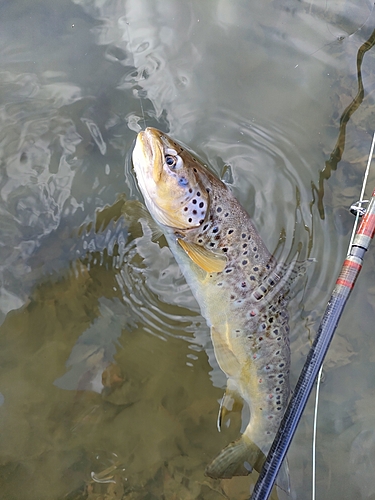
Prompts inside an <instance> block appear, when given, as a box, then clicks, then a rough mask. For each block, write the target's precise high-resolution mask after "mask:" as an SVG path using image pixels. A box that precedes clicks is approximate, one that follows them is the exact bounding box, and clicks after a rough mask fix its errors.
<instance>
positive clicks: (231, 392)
mask: <svg viewBox="0 0 375 500" xmlns="http://www.w3.org/2000/svg"><path fill="white" fill-rule="evenodd" d="M228 383H230V381H228ZM242 407H243V399H242V398H241V396H240V395H239V394H238V392H237V391H236V390H235V389H231V388H230V387H227V388H226V390H225V393H224V395H223V397H222V398H221V402H220V408H219V413H218V416H217V430H218V431H219V432H220V430H221V424H222V422H223V421H224V418H225V417H226V416H227V415H228V414H229V413H231V412H233V411H235V412H240V411H241V410H242Z"/></svg>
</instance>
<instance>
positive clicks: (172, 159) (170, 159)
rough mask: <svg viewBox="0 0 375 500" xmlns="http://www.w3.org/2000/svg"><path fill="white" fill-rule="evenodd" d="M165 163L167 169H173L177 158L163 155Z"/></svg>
mask: <svg viewBox="0 0 375 500" xmlns="http://www.w3.org/2000/svg"><path fill="white" fill-rule="evenodd" d="M165 163H166V164H167V165H168V167H170V168H174V167H175V166H176V164H177V158H176V157H175V156H172V155H165Z"/></svg>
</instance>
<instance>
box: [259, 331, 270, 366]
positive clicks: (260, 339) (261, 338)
mask: <svg viewBox="0 0 375 500" xmlns="http://www.w3.org/2000/svg"><path fill="white" fill-rule="evenodd" d="M258 340H259V342H262V340H263V337H259V339H258ZM268 368H269V366H268V367H267V366H266V370H267V369H268Z"/></svg>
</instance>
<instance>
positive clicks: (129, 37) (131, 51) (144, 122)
mask: <svg viewBox="0 0 375 500" xmlns="http://www.w3.org/2000/svg"><path fill="white" fill-rule="evenodd" d="M125 24H126V30H127V32H128V39H129V46H130V54H131V56H132V59H133V66H134V68H135V69H136V71H137V78H136V82H137V84H138V86H139V87H140V88H142V87H141V85H139V82H140V80H141V77H140V75H139V72H138V69H137V67H136V65H135V57H134V52H133V40H132V37H131V36H130V23H129V22H128V21H125ZM137 90H138V92H137V95H138V97H139V104H140V106H141V112H142V118H143V128H144V130H145V129H146V117H145V112H144V109H143V102H142V93H141V92H140V91H139V89H137Z"/></svg>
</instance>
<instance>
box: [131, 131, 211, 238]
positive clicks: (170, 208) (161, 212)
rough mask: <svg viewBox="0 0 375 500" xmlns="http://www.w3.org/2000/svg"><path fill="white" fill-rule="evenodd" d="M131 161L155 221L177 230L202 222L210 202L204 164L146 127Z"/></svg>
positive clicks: (196, 225)
mask: <svg viewBox="0 0 375 500" xmlns="http://www.w3.org/2000/svg"><path fill="white" fill-rule="evenodd" d="M132 160H133V166H134V170H135V173H136V175H137V179H138V185H139V187H140V189H141V191H142V194H143V196H144V199H145V202H146V205H147V208H148V209H149V211H150V213H151V215H152V216H153V218H154V219H155V220H156V222H158V223H159V224H162V225H164V226H168V227H171V228H173V229H179V230H187V229H193V228H197V227H199V226H200V225H201V224H203V222H204V220H205V218H206V215H207V213H208V205H209V197H208V192H207V190H206V188H205V184H204V177H205V167H204V166H203V165H202V164H200V163H199V162H198V160H197V159H196V158H194V157H193V155H192V154H191V153H189V151H187V150H186V149H185V148H183V147H182V146H181V145H180V144H178V143H177V142H175V141H173V140H172V139H171V138H170V137H168V135H167V134H165V133H163V132H160V131H159V130H157V129H155V128H151V127H148V128H146V130H144V131H141V132H139V133H138V136H137V140H136V144H135V147H134V151H133V156H132Z"/></svg>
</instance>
